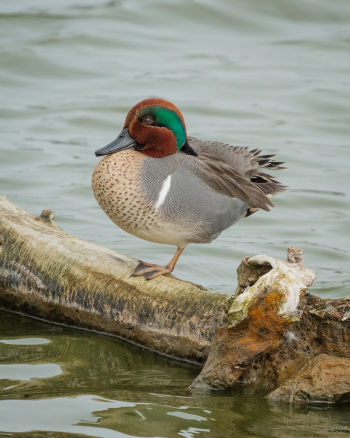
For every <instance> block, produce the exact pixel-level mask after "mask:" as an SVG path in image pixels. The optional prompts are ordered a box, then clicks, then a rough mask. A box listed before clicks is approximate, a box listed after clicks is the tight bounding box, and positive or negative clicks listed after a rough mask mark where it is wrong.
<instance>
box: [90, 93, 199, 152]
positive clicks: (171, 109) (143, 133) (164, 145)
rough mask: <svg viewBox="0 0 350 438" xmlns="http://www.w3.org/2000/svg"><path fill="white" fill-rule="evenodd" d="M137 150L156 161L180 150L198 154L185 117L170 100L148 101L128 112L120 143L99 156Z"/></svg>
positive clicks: (140, 103) (107, 147) (108, 147)
mask: <svg viewBox="0 0 350 438" xmlns="http://www.w3.org/2000/svg"><path fill="white" fill-rule="evenodd" d="M132 148H133V149H135V150H137V151H140V152H143V153H144V154H146V155H149V156H151V157H154V158H161V157H166V156H167V155H171V154H174V153H175V152H176V151H179V150H181V151H182V152H185V153H188V154H191V155H196V153H195V152H194V151H193V150H192V149H191V148H190V146H189V145H188V143H187V133H186V126H185V121H184V118H183V116H182V114H181V112H180V111H179V110H178V109H177V108H176V106H175V105H174V104H172V103H171V102H169V101H167V100H163V99H157V98H151V99H145V100H142V101H141V102H139V103H138V104H137V105H135V106H133V107H132V108H131V110H130V111H129V112H128V114H127V116H126V119H125V123H124V129H123V130H122V131H121V133H120V134H119V136H118V137H117V139H116V140H114V141H113V142H112V143H110V144H109V145H107V146H105V147H104V148H102V149H99V150H97V151H96V156H100V155H107V154H113V153H115V152H118V151H121V150H125V149H132Z"/></svg>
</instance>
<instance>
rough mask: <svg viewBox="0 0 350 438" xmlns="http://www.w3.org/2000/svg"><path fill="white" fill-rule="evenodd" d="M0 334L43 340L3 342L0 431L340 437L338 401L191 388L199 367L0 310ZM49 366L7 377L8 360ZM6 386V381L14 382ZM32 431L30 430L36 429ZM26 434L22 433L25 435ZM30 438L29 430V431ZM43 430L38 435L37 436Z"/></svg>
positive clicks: (345, 425) (343, 425) (347, 427)
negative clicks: (302, 402)
mask: <svg viewBox="0 0 350 438" xmlns="http://www.w3.org/2000/svg"><path fill="white" fill-rule="evenodd" d="M0 319H1V321H2V323H1V326H0V336H1V337H2V338H3V339H6V338H8V337H9V336H11V338H12V339H20V338H22V337H23V335H28V336H37V337H42V338H45V339H48V340H49V341H50V342H49V343H46V344H41V345H14V344H4V343H2V344H0V358H1V362H2V364H1V365H0V432H14V433H18V434H19V436H23V433H24V432H26V435H25V436H31V432H30V431H33V430H39V431H47V432H49V431H51V432H57V433H58V432H60V433H62V434H63V435H62V436H65V435H66V434H67V436H72V435H71V434H74V435H78V434H85V435H87V436H96V437H125V436H132V437H149V436H152V437H169V438H170V437H175V436H182V437H188V438H192V437H193V438H194V437H202V436H203V437H205V436H210V437H212V436H213V437H231V436H235V437H242V438H243V437H257V436H262V437H265V436H266V437H276V438H277V437H278V438H279V437H294V436H296V435H295V431H296V430H297V431H298V433H297V436H301V437H303V436H305V437H306V436H310V434H316V435H317V436H318V437H325V438H326V437H332V436H334V438H336V437H342V436H344V437H345V436H346V435H345V434H346V433H347V432H349V431H350V422H349V418H348V414H349V409H348V407H346V406H345V405H344V406H337V407H335V406H328V405H319V406H294V407H288V406H285V405H278V404H269V403H267V402H266V401H265V400H264V399H263V398H262V397H260V396H256V395H252V394H249V392H248V391H243V390H239V391H238V390H237V391H235V392H233V393H232V392H221V391H215V392H212V393H203V392H196V393H193V394H192V393H191V392H190V391H189V390H188V386H189V385H190V383H191V382H192V380H193V378H194V377H195V376H196V374H197V373H198V371H199V370H198V368H197V367H193V366H190V365H187V364H181V363H178V362H175V361H171V360H169V359H167V358H164V357H161V356H158V355H156V354H154V353H151V352H149V351H143V350H141V349H140V348H136V347H133V346H132V345H129V344H127V343H123V342H121V341H119V340H115V339H113V338H111V337H104V336H99V335H96V334H93V333H88V332H80V331H76V330H72V329H68V328H63V327H58V326H52V325H49V324H45V323H42V322H39V321H35V320H32V319H29V318H25V317H21V316H18V315H14V314H10V313H5V312H1V311H0ZM16 362H17V363H18V362H20V363H21V364H27V366H28V367H35V366H39V364H40V363H41V362H44V364H43V366H44V367H45V366H47V365H48V364H49V363H51V364H54V363H55V364H56V366H57V367H58V368H59V369H61V370H62V371H63V372H62V373H60V374H58V375H56V376H47V378H43V377H44V376H43V375H41V376H38V377H40V378H39V379H31V380H24V379H23V376H22V379H21V380H18V381H16V382H15V383H16V384H15V385H13V384H12V382H13V381H11V380H8V376H6V375H3V374H1V370H2V369H4V368H2V367H4V366H7V364H9V363H16ZM10 384H11V385H10ZM33 433H34V432H33ZM21 434H22V435H21ZM33 436H34V435H33ZM35 436H40V435H35Z"/></svg>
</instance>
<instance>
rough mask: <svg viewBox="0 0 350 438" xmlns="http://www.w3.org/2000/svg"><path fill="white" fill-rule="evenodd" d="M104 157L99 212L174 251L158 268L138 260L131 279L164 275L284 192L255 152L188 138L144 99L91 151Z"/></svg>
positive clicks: (269, 160)
mask: <svg viewBox="0 0 350 438" xmlns="http://www.w3.org/2000/svg"><path fill="white" fill-rule="evenodd" d="M95 155H96V156H97V157H101V156H103V158H102V159H101V160H100V161H99V162H98V164H97V166H96V167H95V170H94V172H93V175H92V189H93V192H94V195H95V198H96V200H97V202H98V204H99V205H100V207H101V208H102V210H103V211H104V212H105V213H106V214H107V216H109V218H110V219H111V220H112V221H113V222H114V223H115V224H116V225H118V226H119V227H120V228H122V229H123V230H125V231H126V232H128V233H130V234H133V235H134V236H137V237H139V238H141V239H145V240H148V241H151V242H155V243H160V244H167V245H174V246H176V248H177V249H176V252H175V255H174V256H173V258H172V259H171V260H170V262H169V263H168V264H166V265H164V266H161V265H157V264H152V263H147V262H144V261H141V260H139V263H138V265H137V266H136V268H135V270H134V272H133V273H132V276H134V277H143V278H144V279H145V280H151V279H154V278H156V277H159V276H161V275H164V274H170V273H171V272H172V271H173V270H174V267H175V265H176V263H177V261H178V259H179V257H180V255H181V254H182V252H183V250H184V249H185V247H186V246H187V245H188V244H190V243H210V242H211V241H212V240H214V239H216V238H217V237H218V236H219V235H220V233H221V232H222V231H224V230H225V229H227V228H228V227H230V226H231V225H233V224H234V223H236V222H237V221H238V220H240V219H242V218H245V217H248V216H250V215H251V214H253V213H255V212H256V211H258V210H260V209H261V210H265V211H269V210H270V207H273V204H272V201H271V198H272V196H274V195H276V194H278V193H281V192H284V191H285V190H286V189H287V188H286V187H285V186H284V185H282V184H281V183H280V182H279V181H278V180H276V179H275V178H274V177H272V176H271V175H270V174H269V173H267V172H269V171H274V170H280V169H284V168H285V167H283V164H284V163H283V162H281V161H275V160H274V158H275V157H276V155H271V154H270V155H265V154H262V151H261V150H260V149H250V148H249V147H247V146H231V145H228V144H225V143H221V142H219V141H202V140H198V139H196V138H194V137H190V136H188V135H187V128H186V124H185V120H184V117H183V115H182V113H181V112H180V110H179V109H178V108H177V107H176V106H175V105H174V104H173V103H171V102H170V101H167V100H164V99H160V98H149V99H145V100H142V101H141V102H139V103H137V104H136V105H134V106H133V107H132V108H131V109H130V110H129V112H128V113H127V116H126V119H125V122H124V126H123V129H122V130H121V132H120V134H119V135H118V137H117V138H116V139H115V140H114V141H112V142H111V143H109V144H108V145H107V146H104V147H102V148H100V149H98V150H96V151H95Z"/></svg>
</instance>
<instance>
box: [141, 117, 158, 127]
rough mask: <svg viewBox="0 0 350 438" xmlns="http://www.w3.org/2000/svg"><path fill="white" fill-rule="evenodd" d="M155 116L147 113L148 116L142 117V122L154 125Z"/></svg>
mask: <svg viewBox="0 0 350 438" xmlns="http://www.w3.org/2000/svg"><path fill="white" fill-rule="evenodd" d="M154 120H155V119H154V117H153V116H150V115H147V116H143V117H142V119H141V122H142V123H144V124H145V125H152V123H154Z"/></svg>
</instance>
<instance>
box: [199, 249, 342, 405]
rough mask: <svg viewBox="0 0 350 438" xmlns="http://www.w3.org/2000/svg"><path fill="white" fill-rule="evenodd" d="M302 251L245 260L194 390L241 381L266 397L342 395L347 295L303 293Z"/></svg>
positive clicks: (306, 282)
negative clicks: (331, 297) (223, 324)
mask: <svg viewBox="0 0 350 438" xmlns="http://www.w3.org/2000/svg"><path fill="white" fill-rule="evenodd" d="M302 253H303V252H302V250H300V249H299V248H296V247H291V248H288V256H287V261H283V260H279V259H274V258H272V257H270V256H267V255H260V256H255V257H246V258H245V259H243V261H242V263H241V265H240V266H239V267H238V270H237V271H238V287H237V290H236V295H235V296H234V297H233V298H232V301H231V306H230V309H229V311H228V324H227V326H226V327H224V328H217V329H216V331H215V337H214V340H213V342H212V344H211V347H210V350H209V355H208V359H207V362H206V364H205V366H204V368H203V369H202V372H201V373H200V375H199V376H198V377H197V378H196V379H195V381H194V382H193V384H192V386H191V388H192V389H196V388H201V389H203V388H213V387H214V388H221V389H224V388H232V387H234V386H235V385H236V384H243V383H244V384H249V385H252V386H254V387H255V388H256V389H260V390H261V389H263V390H265V392H266V394H269V393H270V395H269V396H268V397H269V399H270V400H283V401H287V402H288V401H314V400H318V401H327V402H335V401H344V400H347V397H348V395H349V381H350V379H349V376H350V344H349V342H344V340H348V341H349V339H350V327H349V324H348V322H349V321H348V319H349V308H350V299H341V300H323V299H321V298H319V297H314V296H312V295H310V294H306V295H305V292H306V289H307V287H309V286H311V285H312V283H313V281H314V280H315V278H316V275H315V273H314V272H313V271H311V270H309V269H307V268H305V267H304V266H303V263H302ZM328 375H332V378H330V379H328V377H327V376H328ZM327 380H328V381H327ZM326 381H327V382H326ZM323 382H326V383H325V384H324V385H323ZM328 382H329V383H328ZM331 382H332V383H331Z"/></svg>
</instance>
